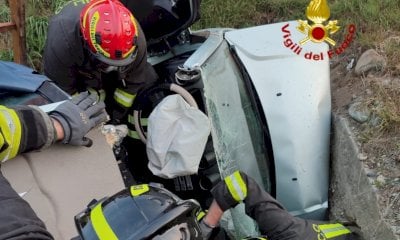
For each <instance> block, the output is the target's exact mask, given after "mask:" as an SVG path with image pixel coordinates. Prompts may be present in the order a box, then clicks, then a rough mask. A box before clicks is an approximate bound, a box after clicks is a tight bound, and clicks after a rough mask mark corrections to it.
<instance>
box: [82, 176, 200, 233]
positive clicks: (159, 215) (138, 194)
mask: <svg viewBox="0 0 400 240" xmlns="http://www.w3.org/2000/svg"><path fill="white" fill-rule="evenodd" d="M200 210H201V209H200V205H199V203H198V202H196V201H195V200H181V199H180V198H178V197H177V196H176V195H174V194H173V193H171V192H170V191H168V190H166V189H165V188H163V187H162V185H161V184H155V183H150V184H141V185H134V186H131V187H130V188H127V189H125V190H122V191H120V192H119V193H117V194H115V195H114V196H112V197H109V198H105V199H102V200H100V201H97V202H95V203H92V204H89V206H88V208H87V209H86V210H84V211H83V212H81V213H79V214H78V215H76V216H75V224H76V226H77V229H78V232H79V234H80V237H81V238H82V239H107V240H113V239H168V240H175V239H176V240H178V239H183V240H189V239H203V238H202V234H201V230H200V227H199V223H198V222H197V219H196V214H197V213H198V212H199V211H200Z"/></svg>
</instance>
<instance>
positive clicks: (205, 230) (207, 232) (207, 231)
mask: <svg viewBox="0 0 400 240" xmlns="http://www.w3.org/2000/svg"><path fill="white" fill-rule="evenodd" d="M199 226H200V230H201V234H202V236H203V239H204V240H207V239H209V238H210V236H211V233H212V231H213V229H214V227H211V226H209V225H208V224H207V223H205V222H204V218H203V219H201V221H200V223H199Z"/></svg>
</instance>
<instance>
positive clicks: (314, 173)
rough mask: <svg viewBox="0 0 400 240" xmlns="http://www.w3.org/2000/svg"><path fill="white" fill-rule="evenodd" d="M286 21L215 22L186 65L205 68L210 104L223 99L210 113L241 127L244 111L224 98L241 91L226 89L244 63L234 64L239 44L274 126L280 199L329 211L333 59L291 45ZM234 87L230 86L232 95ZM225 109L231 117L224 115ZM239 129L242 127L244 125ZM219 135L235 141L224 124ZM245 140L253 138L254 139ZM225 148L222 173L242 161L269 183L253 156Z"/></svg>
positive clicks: (299, 208)
mask: <svg viewBox="0 0 400 240" xmlns="http://www.w3.org/2000/svg"><path fill="white" fill-rule="evenodd" d="M286 24H287V23H278V24H270V25H263V26H257V27H252V28H246V29H239V30H232V29H208V30H207V31H208V32H209V34H208V38H207V40H206V41H205V43H204V44H203V45H202V46H201V47H200V48H199V49H197V51H196V52H195V53H193V54H192V56H191V57H190V58H189V59H187V61H186V62H185V64H184V66H185V67H186V68H198V69H201V70H202V79H203V83H204V85H205V87H204V95H205V96H206V99H207V101H208V104H207V105H208V108H210V106H211V105H212V106H213V107H218V109H216V110H214V111H215V112H218V114H216V115H213V114H209V117H210V118H211V120H212V121H214V122H217V121H219V122H221V123H220V124H218V125H219V126H220V127H221V128H223V129H225V130H226V132H230V131H232V130H233V131H236V129H238V127H239V125H240V124H238V125H235V124H234V122H235V121H234V119H235V117H236V116H238V115H237V113H232V114H231V113H229V114H231V115H229V114H226V115H225V114H224V113H223V112H224V111H226V104H225V107H223V103H224V102H225V103H228V102H230V103H234V104H235V105H237V104H238V103H237V102H238V99H236V100H235V99H234V98H235V97H238V95H239V94H234V95H232V94H233V92H232V91H233V90H227V89H231V88H232V83H229V80H233V81H234V82H235V80H234V79H235V78H239V77H241V76H240V73H239V72H238V71H237V70H236V72H235V71H234V70H232V65H234V62H233V61H232V60H231V56H230V55H231V53H230V52H229V51H228V48H234V50H235V51H236V54H237V55H238V57H239V58H240V60H241V63H242V64H243V65H244V67H245V69H246V71H247V72H248V74H249V76H250V78H251V81H252V83H253V84H254V87H255V89H256V92H257V95H258V98H259V100H260V102H261V104H262V108H263V111H264V114H265V117H266V121H267V124H268V128H269V131H270V135H271V141H272V146H273V156H274V164H275V174H276V197H277V199H278V200H279V201H280V202H282V203H283V205H284V206H285V207H286V208H287V209H288V210H289V211H290V212H291V213H292V214H294V215H297V216H301V217H306V218H317V219H323V218H325V214H326V210H327V207H328V202H327V200H328V186H329V133H330V116H331V114H330V111H331V100H330V83H329V61H328V59H324V60H319V61H316V60H310V59H305V58H304V55H297V54H296V53H294V52H293V51H292V50H291V49H290V48H287V47H285V46H284V44H283V41H284V38H283V35H284V32H283V31H282V27H283V26H285V25H286ZM290 26H292V27H290ZM294 26H296V22H289V25H288V28H285V30H286V31H290V33H291V38H292V39H293V41H297V42H298V41H300V40H301V38H302V37H303V36H302V34H300V33H299V32H298V31H297V30H296V29H295V28H294ZM226 42H228V44H226ZM222 45H225V46H224V47H223V48H224V49H225V50H223V52H224V54H225V55H224V56H222V57H219V58H218V57H214V55H218V54H220V53H219V51H220V50H218V49H219V48H221V46H222ZM303 48H304V49H303V50H302V51H303V54H305V53H306V51H312V52H313V53H323V52H326V51H327V50H328V48H327V45H326V44H324V43H321V44H308V45H306V46H304V47H303ZM213 57H214V58H215V59H213ZM221 63H223V64H221ZM218 85H220V86H218ZM223 88H225V89H223ZM236 91H237V90H236ZM227 92H230V93H231V94H230V95H227ZM210 104H211V105H210ZM231 109H232V107H231ZM208 111H209V112H210V111H211V110H210V109H209V110H208ZM221 117H226V119H224V120H222V119H221ZM224 124H225V126H224ZM220 127H217V126H216V125H215V124H214V126H213V130H212V131H213V132H214V133H215V132H218V131H222V130H223V129H219V128H220ZM236 134H237V136H240V135H241V134H239V133H238V132H236ZM214 135H215V136H214ZM214 135H213V139H214V140H215V139H220V140H221V141H222V142H223V143H221V144H223V145H224V147H226V146H225V145H226V144H231V142H226V140H227V139H226V136H224V133H223V132H219V133H218V134H214ZM241 137H242V138H243V137H244V135H242V136H241ZM243 144H248V141H244V142H243ZM214 147H215V146H214ZM225 150H226V149H225ZM222 152H223V151H222ZM222 152H221V153H220V154H217V156H220V160H219V163H220V168H221V170H222V174H223V175H224V173H225V172H226V173H230V172H231V171H229V170H228V171H226V169H232V168H234V167H238V168H239V169H242V170H244V171H246V172H248V173H250V174H251V175H252V176H254V178H255V179H256V180H257V182H259V183H261V184H263V185H264V187H265V188H266V189H268V186H266V184H265V181H263V178H264V177H265V176H263V173H262V172H261V173H260V171H259V169H257V168H258V166H257V165H256V164H254V163H255V162H256V161H255V158H254V156H252V155H251V154H247V155H246V157H244V156H243V155H240V154H238V156H240V157H237V158H232V156H234V155H235V154H234V153H232V152H229V153H224V154H228V156H229V157H226V156H222V155H223V154H222ZM238 152H240V153H246V151H238ZM221 158H223V159H221ZM227 159H231V160H227ZM232 159H233V160H232ZM244 159H249V160H248V161H245V160H244ZM232 164H233V165H232ZM231 165H232V166H231Z"/></svg>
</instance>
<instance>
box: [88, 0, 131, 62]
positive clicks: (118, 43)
mask: <svg viewBox="0 0 400 240" xmlns="http://www.w3.org/2000/svg"><path fill="white" fill-rule="evenodd" d="M80 26H81V32H82V35H83V38H84V40H85V42H86V46H87V48H88V49H89V52H90V53H91V54H92V55H93V56H94V57H95V59H97V60H100V61H101V62H103V63H105V64H108V65H110V66H117V67H123V66H127V65H129V64H130V63H132V62H133V61H134V60H135V57H136V53H137V46H136V44H137V38H138V25H137V22H136V20H135V18H134V17H133V15H132V13H131V12H130V11H129V10H128V9H127V8H126V7H125V6H124V5H122V3H120V2H119V1H118V0H92V1H90V2H89V3H88V4H86V6H85V7H84V8H83V9H82V11H81V16H80Z"/></svg>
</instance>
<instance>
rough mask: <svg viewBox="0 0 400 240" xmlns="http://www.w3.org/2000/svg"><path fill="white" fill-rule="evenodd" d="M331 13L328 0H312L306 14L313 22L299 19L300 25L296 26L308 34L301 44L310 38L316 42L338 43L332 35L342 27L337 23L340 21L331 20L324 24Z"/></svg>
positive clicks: (333, 44)
mask: <svg viewBox="0 0 400 240" xmlns="http://www.w3.org/2000/svg"><path fill="white" fill-rule="evenodd" d="M330 14H331V13H330V9H329V6H328V3H327V0H311V2H310V4H309V5H308V7H307V9H306V16H307V18H308V20H310V21H311V22H312V23H311V24H309V22H308V21H307V20H298V23H299V25H298V26H297V27H296V28H297V30H299V31H300V32H301V33H303V34H306V35H307V37H306V38H304V39H302V40H301V41H300V42H299V43H300V45H303V44H305V43H306V42H308V41H310V40H311V41H312V42H315V43H320V42H324V41H325V42H327V43H329V44H331V45H332V46H335V45H336V42H335V41H334V40H333V39H332V38H330V35H333V34H334V33H336V32H337V31H338V30H339V29H340V26H338V25H337V24H338V21H337V20H331V21H329V22H328V23H327V24H325V25H324V23H325V22H326V21H327V20H328V19H329V17H330Z"/></svg>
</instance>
